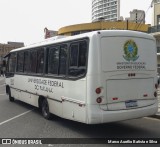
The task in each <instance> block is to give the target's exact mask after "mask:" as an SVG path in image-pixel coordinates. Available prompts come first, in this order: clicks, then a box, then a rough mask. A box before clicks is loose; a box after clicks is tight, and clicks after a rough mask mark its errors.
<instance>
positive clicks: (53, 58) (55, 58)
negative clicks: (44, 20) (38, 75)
mask: <svg viewBox="0 0 160 147" xmlns="http://www.w3.org/2000/svg"><path fill="white" fill-rule="evenodd" d="M58 67H59V46H55V47H51V48H49V52H48V74H54V75H57V74H58Z"/></svg>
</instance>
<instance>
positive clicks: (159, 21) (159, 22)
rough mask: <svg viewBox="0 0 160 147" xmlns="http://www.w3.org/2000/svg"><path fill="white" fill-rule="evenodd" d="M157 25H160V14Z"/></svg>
mask: <svg viewBox="0 0 160 147" xmlns="http://www.w3.org/2000/svg"><path fill="white" fill-rule="evenodd" d="M157 25H160V15H157Z"/></svg>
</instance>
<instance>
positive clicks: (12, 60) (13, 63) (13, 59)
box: [8, 53, 17, 73]
mask: <svg viewBox="0 0 160 147" xmlns="http://www.w3.org/2000/svg"><path fill="white" fill-rule="evenodd" d="M16 60H17V55H16V53H11V54H10V57H9V61H8V72H9V73H14V72H15V68H16Z"/></svg>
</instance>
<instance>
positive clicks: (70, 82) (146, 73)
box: [6, 30, 158, 124]
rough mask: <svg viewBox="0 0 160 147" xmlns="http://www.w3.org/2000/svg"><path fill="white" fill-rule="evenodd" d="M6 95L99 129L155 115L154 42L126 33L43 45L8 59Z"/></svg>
mask: <svg viewBox="0 0 160 147" xmlns="http://www.w3.org/2000/svg"><path fill="white" fill-rule="evenodd" d="M7 59H8V60H7V61H8V63H7V73H6V93H7V94H8V95H9V100H10V101H14V100H15V99H17V100H20V101H23V102H26V103H28V104H31V105H33V106H36V107H39V108H40V109H41V110H42V115H43V116H44V118H46V119H49V118H50V116H51V114H55V115H57V116H60V117H62V118H66V119H70V120H74V121H78V122H82V123H86V124H100V123H107V122H115V121H121V120H127V119H134V118H141V117H145V116H150V115H154V114H155V113H156V112H157V109H158V100H157V86H158V85H157V77H156V76H157V56H156V43H155V39H154V38H153V37H152V36H151V35H149V34H145V33H141V32H134V31H127V30H103V31H93V32H89V33H84V34H80V35H75V36H70V37H64V38H60V39H55V40H52V39H50V40H48V41H44V42H42V43H39V44H35V45H31V46H28V47H23V48H19V49H15V50H12V51H11V52H10V53H9V54H8V55H7Z"/></svg>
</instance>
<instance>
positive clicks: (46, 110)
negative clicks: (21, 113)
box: [41, 98, 51, 120]
mask: <svg viewBox="0 0 160 147" xmlns="http://www.w3.org/2000/svg"><path fill="white" fill-rule="evenodd" d="M41 109H42V115H43V117H44V118H45V119H48V120H49V119H51V113H50V112H49V105H48V101H47V99H46V98H44V99H43V101H42V107H41Z"/></svg>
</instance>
